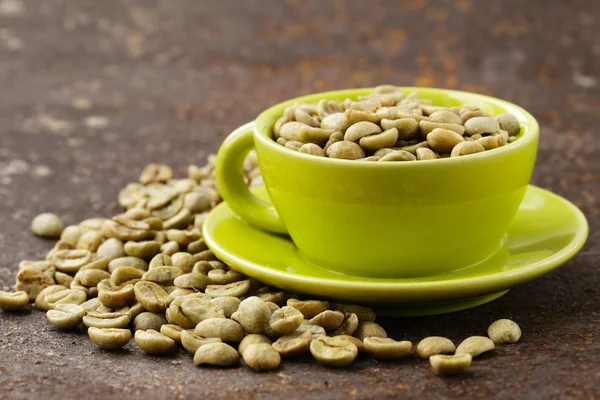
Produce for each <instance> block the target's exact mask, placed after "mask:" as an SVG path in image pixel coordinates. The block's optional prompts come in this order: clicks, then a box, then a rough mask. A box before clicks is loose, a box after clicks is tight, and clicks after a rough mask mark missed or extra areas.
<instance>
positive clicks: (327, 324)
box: [310, 310, 344, 331]
mask: <svg viewBox="0 0 600 400" xmlns="http://www.w3.org/2000/svg"><path fill="white" fill-rule="evenodd" d="M343 321H344V313H343V312H341V311H331V310H325V311H323V312H321V313H319V314H317V315H315V316H314V317H313V318H311V320H310V322H311V323H312V324H314V325H319V326H321V327H323V329H325V330H326V331H331V330H334V329H337V328H339V327H340V325H341V324H342V322H343Z"/></svg>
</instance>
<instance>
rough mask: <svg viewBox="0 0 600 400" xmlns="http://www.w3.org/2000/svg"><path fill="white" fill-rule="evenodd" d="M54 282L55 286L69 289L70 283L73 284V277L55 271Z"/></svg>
mask: <svg viewBox="0 0 600 400" xmlns="http://www.w3.org/2000/svg"><path fill="white" fill-rule="evenodd" d="M54 280H55V281H56V284H57V285H61V286H65V287H69V286H71V283H73V277H72V276H71V275H69V274H65V273H64V272H60V271H56V272H55V273H54Z"/></svg>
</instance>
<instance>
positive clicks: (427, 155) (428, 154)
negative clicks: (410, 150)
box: [417, 147, 438, 160]
mask: <svg viewBox="0 0 600 400" xmlns="http://www.w3.org/2000/svg"><path fill="white" fill-rule="evenodd" d="M436 158H438V157H437V155H436V154H435V152H434V151H433V150H431V149H429V148H424V147H422V148H419V149H417V160H435V159H436Z"/></svg>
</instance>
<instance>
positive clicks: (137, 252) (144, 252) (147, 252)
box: [124, 240, 160, 260]
mask: <svg viewBox="0 0 600 400" xmlns="http://www.w3.org/2000/svg"><path fill="white" fill-rule="evenodd" d="M124 249H125V253H126V254H127V255H128V256H130V257H139V258H142V259H145V260H149V259H151V258H152V257H154V256H155V255H157V254H158V253H160V243H158V242H156V241H154V240H150V241H143V242H132V241H129V242H127V243H125V247H124Z"/></svg>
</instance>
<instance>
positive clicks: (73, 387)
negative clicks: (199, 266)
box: [0, 0, 600, 399]
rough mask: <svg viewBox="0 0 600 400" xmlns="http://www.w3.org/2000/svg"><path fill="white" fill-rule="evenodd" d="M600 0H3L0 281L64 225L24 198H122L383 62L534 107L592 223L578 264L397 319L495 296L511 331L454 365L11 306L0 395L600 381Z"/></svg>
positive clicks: (529, 392)
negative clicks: (145, 334)
mask: <svg viewBox="0 0 600 400" xmlns="http://www.w3.org/2000/svg"><path fill="white" fill-rule="evenodd" d="M599 25H600V2H598V1H595V0H587V1H586V0H579V1H577V0H570V1H569V0H538V1H535V0H530V1H517V0H510V1H509V0H503V1H480V0H477V1H476V0H471V1H469V0H456V1H434V0H429V1H427V0H405V1H401V0H396V1H392V0H390V1H384V0H381V1H374V0H370V1H333V0H328V1H324V0H322V1H307V0H304V1H291V0H288V1H269V0H254V1H250V0H248V1H242V0H218V1H217V0H214V1H208V0H205V1H201V0H137V1H133V0H132V1H126V0H121V1H118V0H70V1H67V0H0V215H1V216H2V218H0V287H1V286H10V285H11V284H12V282H13V280H14V275H15V270H16V265H17V262H18V261H19V260H20V259H23V258H29V259H30V258H35V257H42V256H43V255H44V254H45V252H46V251H47V250H48V249H49V248H50V247H51V246H52V243H50V242H48V241H43V240H41V239H37V238H34V237H33V236H32V235H31V233H30V232H29V230H28V228H29V223H30V221H31V218H32V217H33V216H35V215H36V214H37V213H39V212H42V211H49V210H50V211H54V212H56V213H58V214H59V215H61V216H63V217H64V220H65V221H66V222H67V223H76V222H78V221H79V220H81V219H83V218H86V217H92V216H109V215H112V213H115V212H116V211H117V210H118V206H117V204H116V195H117V193H118V190H119V188H120V187H121V186H123V185H124V184H125V183H126V182H129V181H131V180H134V179H136V178H137V176H138V174H139V172H140V171H141V168H142V167H143V166H144V165H145V164H146V163H148V162H152V161H155V162H164V163H168V164H171V165H173V166H175V167H176V168H177V170H178V171H179V172H180V173H183V172H184V170H185V167H186V166H187V165H188V164H189V163H202V162H203V159H204V157H205V155H206V154H207V153H210V152H214V151H216V150H217V148H218V146H219V143H220V142H221V141H222V140H223V138H224V137H225V136H226V135H227V134H228V133H229V132H230V131H231V130H232V129H234V128H235V127H237V126H238V125H240V124H242V123H244V122H246V121H249V120H251V119H252V118H253V117H254V116H256V115H257V113H259V111H261V110H262V109H264V108H266V107H268V106H270V105H272V104H274V103H277V102H279V101H281V100H284V99H287V98H291V97H295V96H298V95H302V94H306V93H311V92H315V91H324V90H330V89H340V88H349V87H359V86H373V85H377V84H381V83H394V84H398V85H424V86H439V87H446V88H459V89H465V90H470V91H477V92H482V93H487V94H491V95H494V96H497V97H501V98H504V99H507V100H510V101H513V102H515V103H518V104H520V105H522V106H523V107H525V108H527V109H528V110H530V111H531V112H532V113H533V114H534V115H535V116H536V117H537V118H538V119H539V121H540V124H541V128H542V137H541V144H540V151H539V161H538V164H537V167H536V171H535V175H534V183H535V184H537V185H539V186H542V187H544V188H547V189H550V190H552V191H554V192H556V193H558V194H560V195H563V196H565V197H567V198H568V199H570V200H571V201H573V202H574V203H575V204H577V205H578V206H579V207H581V209H582V210H583V211H584V212H585V214H586V215H587V216H588V218H589V220H590V232H591V233H590V239H589V241H588V243H587V245H586V246H585V247H584V249H583V250H582V251H581V253H579V255H577V256H576V257H575V258H574V259H573V260H572V261H570V262H569V263H567V264H566V265H565V266H564V267H563V268H561V269H559V270H557V271H555V272H553V273H551V274H549V275H547V276H545V277H543V278H541V279H539V280H537V281H535V282H532V283H530V284H528V285H525V286H523V287H520V288H517V289H514V290H512V291H511V292H510V293H509V294H508V295H506V296H504V297H503V298H501V299H499V300H497V301H495V302H493V303H491V304H488V305H485V306H482V307H479V308H477V309H473V310H469V311H464V312H460V313H456V314H451V315H446V316H438V317H429V318H414V319H406V320H397V321H392V320H390V321H384V322H383V324H384V326H385V327H386V328H388V331H389V332H390V334H391V336H393V337H396V338H400V337H402V338H407V339H410V340H413V341H417V340H419V339H420V338H422V337H423V336H425V335H429V334H434V333H435V334H441V335H447V336H449V337H451V338H453V339H455V340H461V339H462V338H464V337H466V336H467V335H469V334H474V333H480V334H481V333H484V332H485V328H486V327H487V325H488V324H489V323H490V322H491V321H493V320H494V319H495V318H498V317H512V318H514V319H515V320H517V321H518V322H519V323H520V324H521V326H522V328H523V331H524V336H523V339H522V340H521V342H520V343H519V344H517V345H509V346H503V347H501V348H499V349H498V350H497V351H496V354H495V355H492V356H486V357H483V358H482V359H481V360H477V362H476V363H475V364H474V366H473V368H472V369H471V370H470V372H469V373H468V374H466V375H464V376H461V377H458V378H453V379H440V378H438V377H435V376H433V375H432V373H431V372H430V369H429V366H428V365H427V363H424V362H418V361H416V360H413V359H410V360H407V361H403V362H396V363H387V362H376V361H373V360H371V359H366V360H363V361H360V362H358V363H356V364H355V365H354V366H353V367H352V368H350V369H347V370H331V369H326V368H323V367H320V366H316V365H314V364H312V363H310V362H309V361H308V360H302V361H300V362H295V363H286V364H285V365H284V366H283V368H281V369H280V370H278V371H276V372H272V373H268V374H263V375H258V374H255V373H252V372H250V371H249V370H248V369H247V368H239V369H234V370H211V369H199V368H196V367H194V366H193V364H192V362H191V360H190V357H189V356H187V355H184V354H179V355H175V356H172V357H168V358H153V357H149V356H146V355H143V354H142V353H141V351H139V350H138V349H137V348H136V347H135V345H134V344H133V343H131V344H129V345H128V346H127V348H126V351H124V352H121V353H105V352H101V351H99V350H98V349H97V348H96V347H95V346H94V345H93V344H92V343H91V342H90V341H89V340H88V339H87V337H86V334H85V332H84V331H83V330H81V331H79V332H76V333H68V334H62V333H59V332H57V331H56V330H55V329H53V328H52V327H51V326H50V325H49V324H48V323H47V322H46V321H45V317H44V315H43V313H40V312H35V311H32V312H31V313H26V314H25V315H20V314H17V315H8V314H4V315H0V397H3V398H36V399H39V398H56V399H64V398H75V397H77V398H92V397H94V398H103V399H110V398H125V397H137V398H145V399H151V398H165V397H168V398H184V397H202V398H207V399H214V398H279V397H286V398H307V397H311V398H336V399H337V398H339V399H341V398H348V397H350V398H351V397H355V398H376V397H377V398H386V397H387V398H398V397H406V398H475V397H478V398H487V397H497V398H588V399H590V398H599V397H600V383H599V382H600V344H599V342H600V330H599V329H598V324H599V322H600V313H599V311H598V309H599V305H600V304H599V303H600V302H599V299H600V294H599V291H600V287H599V283H600V274H599V265H600V252H599V250H598V246H599V244H600V236H599V234H598V232H599V231H598V228H599V222H600V208H599V207H598V196H599V195H600V189H599V188H600V185H599V179H598V178H599V176H600V157H599V153H598V152H599V150H600V141H599V139H598V135H599V134H600V133H599V132H598V129H599V128H598V126H599V125H598V120H599V118H600V112H599V110H600V82H599V80H600V60H599V57H600V28H599Z"/></svg>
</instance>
